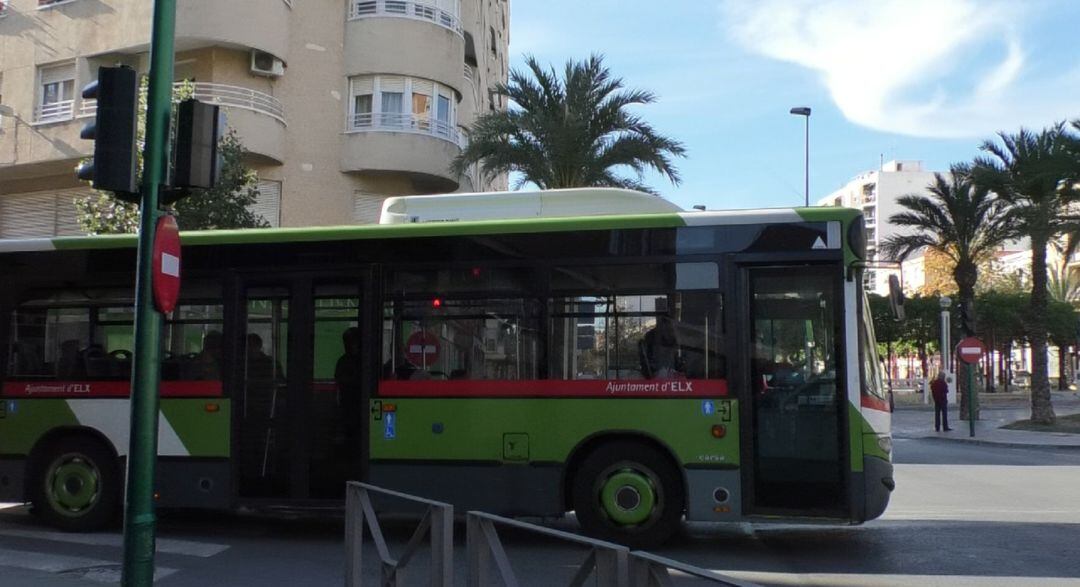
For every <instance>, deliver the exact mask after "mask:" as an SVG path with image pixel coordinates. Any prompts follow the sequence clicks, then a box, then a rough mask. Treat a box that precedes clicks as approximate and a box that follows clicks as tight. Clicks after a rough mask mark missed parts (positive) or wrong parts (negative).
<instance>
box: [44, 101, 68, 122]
mask: <svg viewBox="0 0 1080 587" xmlns="http://www.w3.org/2000/svg"><path fill="white" fill-rule="evenodd" d="M73 118H75V100H61V101H60V102H53V103H51V104H43V105H41V106H38V107H37V108H34V124H52V123H54V122H66V121H68V120H71V119H73Z"/></svg>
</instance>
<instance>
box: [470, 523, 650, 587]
mask: <svg viewBox="0 0 1080 587" xmlns="http://www.w3.org/2000/svg"><path fill="white" fill-rule="evenodd" d="M465 524H466V528H467V529H466V532H465V541H466V546H465V551H466V553H467V554H466V556H468V558H469V578H468V582H467V583H466V584H467V585H468V586H469V587H485V586H487V585H492V584H494V583H495V581H492V578H491V577H490V576H489V573H490V571H491V567H492V563H494V566H495V568H496V569H497V570H498V581H499V583H501V584H503V585H506V586H507V587H517V586H518V585H520V584H521V582H520V581H518V578H517V575H516V574H515V573H514V569H513V567H511V565H510V558H509V557H508V556H507V555H506V550H505V549H504V548H503V545H502V541H501V540H499V533H498V531H497V530H496V529H495V525H496V524H499V525H501V526H509V527H511V528H517V529H519V530H526V531H528V532H532V533H534V534H540V535H542V536H550V537H552V538H558V539H559V540H564V541H567V542H574V543H576V544H579V545H582V546H586V547H588V549H589V553H588V554H587V555H586V557H585V560H584V561H582V563H581V565H579V566H578V568H577V571H576V572H575V573H574V576H573V578H571V579H570V582H569V583H568V584H569V585H571V586H580V585H584V584H585V581H586V580H588V579H589V577H591V576H593V575H595V577H596V585H598V586H600V587H617V586H620V585H629V584H630V549H628V548H626V547H625V546H620V545H618V544H614V543H612V542H604V541H603V540H596V539H595V538H587V537H585V536H578V535H577V534H571V533H569V532H563V531H561V530H553V529H551V528H544V527H543V526H537V525H535V524H528V523H526V522H519V521H517V520H511V519H509V518H503V517H500V516H495V515H492V514H485V513H483V512H469V513H468V514H467V516H466V518H465Z"/></svg>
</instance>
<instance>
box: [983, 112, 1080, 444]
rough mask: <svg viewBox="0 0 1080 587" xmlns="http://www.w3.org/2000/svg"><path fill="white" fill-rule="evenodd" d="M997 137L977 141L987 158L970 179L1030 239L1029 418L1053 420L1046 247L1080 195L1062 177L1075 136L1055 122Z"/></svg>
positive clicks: (1069, 224) (1067, 225)
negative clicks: (1005, 206) (1005, 207)
mask: <svg viewBox="0 0 1080 587" xmlns="http://www.w3.org/2000/svg"><path fill="white" fill-rule="evenodd" d="M998 138H999V139H1000V141H1001V142H1000V144H998V143H996V142H993V141H984V142H983V144H982V146H981V147H980V148H981V149H982V150H983V151H985V152H986V153H989V156H987V157H979V158H977V159H976V160H975V166H974V168H973V177H974V178H975V182H976V184H977V185H979V186H980V187H982V188H984V189H988V190H991V191H993V192H995V193H997V195H998V197H1000V198H1001V199H1002V200H1005V201H1006V202H1008V203H1009V205H1010V207H1011V211H1010V217H1011V220H1010V222H1011V223H1012V224H1013V226H1014V228H1015V229H1016V230H1017V232H1018V234H1020V235H1024V236H1027V237H1028V238H1030V239H1031V302H1030V304H1031V305H1030V309H1031V311H1030V314H1029V319H1028V328H1029V332H1028V340H1029V341H1030V343H1031V355H1032V357H1031V420H1032V421H1033V422H1038V423H1041V424H1053V423H1054V421H1055V419H1056V418H1055V416H1054V406H1053V405H1052V404H1051V403H1050V379H1049V372H1048V368H1049V365H1048V361H1047V356H1046V343H1047V324H1046V312H1047V270H1046V248H1047V246H1048V245H1049V244H1050V242H1051V241H1053V240H1054V239H1055V238H1057V237H1059V236H1061V235H1063V234H1068V233H1070V232H1073V231H1074V230H1075V228H1076V222H1075V220H1074V219H1073V218H1070V217H1069V216H1068V214H1067V213H1068V212H1069V211H1070V208H1071V207H1072V205H1073V204H1074V203H1076V202H1077V200H1078V197H1080V194H1078V193H1077V190H1076V189H1075V186H1074V185H1073V184H1071V183H1070V182H1069V181H1068V179H1069V178H1070V177H1073V176H1074V175H1073V174H1072V171H1073V170H1072V167H1073V165H1074V164H1075V158H1074V157H1075V153H1074V151H1073V145H1074V144H1075V143H1074V141H1075V137H1074V136H1073V135H1071V134H1070V133H1069V131H1067V130H1066V128H1065V124H1064V123H1058V124H1055V125H1053V126H1050V127H1048V128H1045V129H1043V130H1042V131H1041V132H1038V133H1035V132H1032V131H1029V130H1027V129H1020V132H1018V133H1016V134H1008V133H1004V132H1002V133H998Z"/></svg>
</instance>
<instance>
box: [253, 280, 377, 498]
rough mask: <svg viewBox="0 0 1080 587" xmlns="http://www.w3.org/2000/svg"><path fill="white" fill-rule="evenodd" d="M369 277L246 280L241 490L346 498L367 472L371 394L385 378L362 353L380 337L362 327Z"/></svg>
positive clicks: (274, 495)
mask: <svg viewBox="0 0 1080 587" xmlns="http://www.w3.org/2000/svg"><path fill="white" fill-rule="evenodd" d="M361 281H362V280H361V279H359V278H357V279H352V280H348V281H341V280H336V281H322V280H318V279H313V278H310V277H299V278H296V279H292V280H289V281H285V282H280V283H277V284H275V285H266V284H262V283H259V284H258V285H255V284H254V283H252V284H251V285H249V286H248V287H247V288H246V289H245V292H246V297H245V304H246V318H245V326H246V327H245V332H244V340H243V342H242V344H243V348H244V355H243V356H244V357H246V361H245V368H244V378H243V379H244V383H243V386H242V387H241V389H242V394H243V398H242V402H241V406H240V410H241V413H240V415H239V435H238V440H239V443H238V444H239V448H238V469H239V478H240V496H241V497H270V498H286V497H288V498H296V499H306V498H312V499H321V498H340V497H342V496H343V495H344V487H345V481H346V480H350V479H361V478H363V470H362V467H363V464H364V463H365V462H366V459H364V458H363V455H364V454H365V449H366V435H364V434H362V433H361V426H362V425H363V424H364V423H365V422H366V418H365V416H366V413H365V412H364V410H363V406H364V405H366V402H365V401H364V397H366V395H367V394H368V393H369V387H370V385H372V384H373V383H372V382H374V381H375V378H376V377H377V375H376V372H375V368H373V367H371V366H370V365H367V363H365V362H364V360H363V357H364V356H375V355H373V354H372V353H371V351H370V348H369V347H370V346H372V345H375V344H377V340H376V339H372V338H371V337H370V336H368V337H366V338H365V337H364V336H363V335H362V332H363V330H362V326H364V325H365V324H366V323H361V312H360V308H361V294H362V291H361V285H360V282H361ZM369 322H372V323H374V320H370V321H369ZM368 332H369V333H370V332H374V331H373V330H371V329H370V328H369V329H368ZM376 334H377V333H376ZM365 353H366V354H365ZM368 362H370V361H368ZM368 380H370V381H368Z"/></svg>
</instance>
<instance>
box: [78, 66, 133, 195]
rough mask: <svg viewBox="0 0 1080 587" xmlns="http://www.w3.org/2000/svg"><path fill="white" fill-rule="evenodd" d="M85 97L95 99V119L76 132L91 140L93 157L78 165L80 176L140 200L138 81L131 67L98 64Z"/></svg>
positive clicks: (99, 186)
mask: <svg viewBox="0 0 1080 587" xmlns="http://www.w3.org/2000/svg"><path fill="white" fill-rule="evenodd" d="M82 97H83V99H84V100H95V99H96V100H97V114H96V116H95V117H94V121H93V122H90V123H88V124H87V125H86V126H84V127H83V128H82V132H80V133H79V136H80V137H82V138H84V139H88V140H92V141H94V158H93V160H91V161H87V162H86V163H83V164H82V165H80V166H79V169H78V171H77V172H76V174H77V175H78V177H79V179H82V180H85V181H90V182H93V184H94V188H95V189H99V190H105V191H110V192H113V193H114V194H115V195H116V197H117V198H119V199H121V200H124V201H126V202H132V203H136V204H137V203H139V194H138V192H139V188H138V167H137V163H138V159H137V157H136V153H137V146H136V143H135V127H136V124H137V117H138V107H139V82H138V76H137V75H136V73H135V70H134V69H131V68H130V67H101V68H98V79H97V81H95V82H91V83H90V84H89V85H87V86H86V87H85V88H83V91H82Z"/></svg>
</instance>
